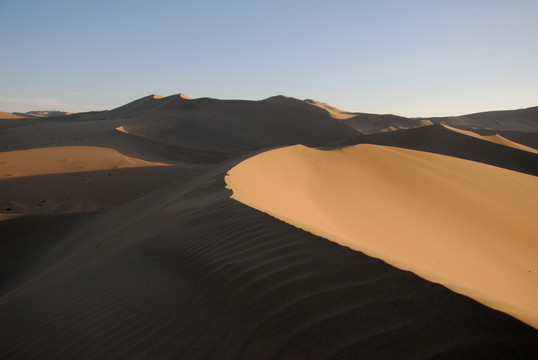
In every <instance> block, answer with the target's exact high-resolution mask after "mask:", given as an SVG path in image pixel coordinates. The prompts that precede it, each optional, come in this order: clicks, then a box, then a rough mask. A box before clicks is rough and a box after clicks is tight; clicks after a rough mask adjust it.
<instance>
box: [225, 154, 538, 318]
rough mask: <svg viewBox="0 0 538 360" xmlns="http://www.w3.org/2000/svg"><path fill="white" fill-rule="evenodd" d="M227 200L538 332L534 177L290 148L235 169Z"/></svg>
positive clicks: (414, 158)
mask: <svg viewBox="0 0 538 360" xmlns="http://www.w3.org/2000/svg"><path fill="white" fill-rule="evenodd" d="M227 175H228V176H226V177H225V181H226V184H227V185H226V186H227V188H229V189H231V190H232V191H233V195H232V198H233V199H235V200H237V201H239V202H241V203H244V204H246V205H248V206H251V207H253V208H256V209H258V210H260V211H263V212H265V213H268V214H270V215H272V216H274V217H276V218H278V219H280V220H283V221H285V222H287V223H289V224H291V225H294V226H297V227H300V228H302V229H304V230H306V231H309V232H311V233H313V234H316V235H320V236H323V237H325V238H327V239H329V240H331V241H334V242H337V243H339V244H341V245H344V246H348V247H350V248H352V249H354V250H358V251H362V252H364V253H366V254H368V255H371V256H374V257H378V258H381V259H382V260H384V261H386V262H388V263H389V264H391V265H394V266H396V267H398V268H401V269H404V270H409V271H412V272H414V273H416V274H417V275H419V276H421V277H423V278H425V279H427V280H430V281H433V282H437V283H440V284H442V285H444V286H446V287H448V288H450V289H451V290H453V291H455V292H458V293H461V294H464V295H467V296H469V297H472V298H474V299H475V300H477V301H479V302H481V303H483V304H485V305H487V306H490V307H492V308H495V309H497V310H500V311H503V312H505V313H508V314H510V315H512V316H514V317H516V318H518V319H520V320H522V321H524V322H526V323H527V324H529V325H531V326H533V327H535V328H538V302H537V301H536V299H538V276H537V274H538V241H537V240H536V234H537V233H538V226H537V225H536V221H535V214H537V213H538V201H537V200H538V178H537V177H535V176H532V175H527V174H523V173H519V172H515V171H511V170H506V169H502V168H498V167H495V166H491V165H486V164H483V163H478V162H473V161H468V160H462V159H458V158H453V157H449V156H444V155H437V154H432V153H426V152H421V151H416V150H407V149H400V148H392V147H388V146H378V145H368V144H362V145H357V146H352V147H349V148H344V149H341V150H332V151H321V150H316V149H312V148H307V147H305V146H302V145H296V146H291V147H286V148H280V149H276V150H271V151H268V152H265V153H262V154H259V155H257V156H254V157H252V158H249V159H247V160H245V161H243V162H241V163H239V164H238V165H236V166H235V167H233V168H232V169H231V170H230V171H229V172H228V174H227Z"/></svg>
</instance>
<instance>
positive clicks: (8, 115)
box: [0, 111, 24, 119]
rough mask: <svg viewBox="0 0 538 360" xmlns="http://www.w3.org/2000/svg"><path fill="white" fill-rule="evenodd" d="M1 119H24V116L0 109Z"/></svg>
mask: <svg viewBox="0 0 538 360" xmlns="http://www.w3.org/2000/svg"><path fill="white" fill-rule="evenodd" d="M0 119H24V116H21V115H16V114H13V113H7V112H3V111H0Z"/></svg>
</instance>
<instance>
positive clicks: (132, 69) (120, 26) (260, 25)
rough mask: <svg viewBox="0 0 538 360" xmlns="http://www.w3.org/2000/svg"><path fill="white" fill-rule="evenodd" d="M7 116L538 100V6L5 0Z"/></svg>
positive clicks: (1, 29)
mask: <svg viewBox="0 0 538 360" xmlns="http://www.w3.org/2000/svg"><path fill="white" fill-rule="evenodd" d="M0 49H2V53H1V56H0V65H1V66H0V110H2V111H28V110H44V109H49V110H52V109H58V110H67V111H87V110H101V109H111V108H114V107H117V106H120V105H123V104H125V103H127V102H129V101H132V100H134V99H137V98H140V97H142V96H145V95H149V94H153V93H156V94H160V95H165V96H166V95H171V94H175V93H179V92H184V93H185V94H187V95H189V96H191V97H195V98H196V97H204V96H208V97H215V98H221V99H251V100H259V99H263V98H266V97H269V96H272V95H276V94H285V95H290V96H294V97H297V98H300V99H304V98H312V99H315V100H319V101H323V102H327V103H329V104H331V105H333V106H336V107H339V108H341V109H343V110H349V111H362V112H373V113H395V114H399V115H405V116H434V115H459V114H465V113H471V112H478V111H485V110H494V109H515V108H523V107H530V106H535V105H538V1H537V0H511V1H509V0H505V1H498V0H489V1H486V0H465V1H461V0H450V1H444V0H439V1H435V0H410V1H405V0H376V1H372V0H370V1H343V0H342V1H340V0H333V1H315V0H310V1H293V0H286V1H280V0H273V1H256V0H249V1H240V0H237V1H235V0H230V1H225V0H221V1H203V0H199V1H194V0H185V1H179V0H177V1H167V0H163V1H148V0H146V1H138V0H133V1H114V0H107V1H100V0H94V1H77V0H66V1H60V0H50V1H35V0H16V1H15V0H11V1H7V0H0Z"/></svg>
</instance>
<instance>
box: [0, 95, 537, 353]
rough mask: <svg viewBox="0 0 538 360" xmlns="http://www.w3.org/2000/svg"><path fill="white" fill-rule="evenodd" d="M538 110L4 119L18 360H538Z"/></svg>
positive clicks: (2, 341) (203, 107)
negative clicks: (423, 115) (425, 115)
mask: <svg viewBox="0 0 538 360" xmlns="http://www.w3.org/2000/svg"><path fill="white" fill-rule="evenodd" d="M533 109H534V108H531V109H526V110H514V111H513V112H492V113H483V114H474V115H467V116H464V117H455V118H438V119H437V118H432V119H408V118H405V117H400V116H396V115H376V114H365V113H350V112H346V111H342V110H339V109H336V108H334V107H332V106H331V105H329V104H324V103H321V102H318V101H315V100H310V99H307V100H304V101H303V100H298V99H295V98H292V97H286V96H281V95H278V96H274V97H270V98H268V99H264V100H260V101H245V100H219V99H212V98H196V99H191V98H189V97H188V96H186V95H184V94H177V95H172V96H166V97H163V96H159V95H149V96H146V97H143V98H141V99H138V100H135V101H133V102H131V103H129V104H126V105H124V106H121V107H118V108H116V109H111V110H107V111H94V112H86V113H77V114H63V113H61V112H50V111H49V112H46V113H42V112H32V113H33V115H29V114H23V115H22V116H24V118H21V117H17V116H15V115H13V114H8V115H4V116H8V117H9V118H4V119H0V220H1V221H0V240H1V241H0V319H1V321H0V358H1V359H11V358H22V359H36V358H39V359H73V358H98V359H109V358H124V359H162V358H173V359H309V360H310V359H357V358H359V359H395V358H396V359H417V358H419V359H507V358H510V359H532V358H535V357H536V354H538V330H536V328H535V327H536V326H537V325H536V313H537V309H536V301H534V300H535V299H536V298H537V297H538V295H537V289H536V284H537V283H538V282H537V281H536V280H537V278H536V276H537V274H538V269H537V268H536V264H537V263H538V261H537V259H536V254H537V253H538V251H537V243H536V239H535V238H534V237H535V236H534V237H533V235H535V234H536V233H537V231H536V230H537V229H536V225H535V221H534V220H535V219H534V217H535V216H534V214H535V213H536V212H537V211H536V210H537V209H536V204H537V203H538V202H537V198H538V195H537V192H538V189H537V187H538V186H537V184H536V179H537V177H536V176H537V175H538V159H537V158H538V154H536V150H537V148H538V136H537V134H538V132H535V130H534V129H535V128H536V124H537V123H538V118H537V117H536V116H535V112H534V110H533ZM1 117H2V116H0V118H1ZM260 159H261V160H260ZM241 169H246V170H245V171H242V170H241ZM247 170H248V171H247ZM227 184H228V186H229V187H231V188H232V189H233V193H232V190H230V189H227V188H226V186H227ZM232 197H233V198H232ZM235 199H238V200H240V201H244V202H245V203H246V204H248V205H249V206H247V205H245V204H243V203H242V202H239V201H237V200H235ZM282 205H283V206H282ZM251 206H252V207H251ZM260 210H262V211H260ZM264 212H267V213H269V214H272V215H273V216H276V217H277V218H281V219H283V220H285V221H281V220H279V219H277V218H275V217H273V216H271V215H268V214H267V213H264ZM286 222H288V223H286ZM290 224H292V225H290ZM313 233H315V234H318V235H321V236H317V235H314V234H313ZM477 300H478V301H479V302H478V301H477Z"/></svg>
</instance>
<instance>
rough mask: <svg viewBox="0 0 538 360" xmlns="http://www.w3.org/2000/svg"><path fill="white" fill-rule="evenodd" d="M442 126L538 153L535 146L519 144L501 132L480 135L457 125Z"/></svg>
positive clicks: (481, 138) (477, 137)
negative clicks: (500, 133) (456, 126)
mask: <svg viewBox="0 0 538 360" xmlns="http://www.w3.org/2000/svg"><path fill="white" fill-rule="evenodd" d="M442 126H444V127H445V128H447V129H448V130H451V131H454V132H457V133H460V134H463V135H467V136H471V137H474V138H476V139H480V140H484V141H490V142H492V143H495V144H499V145H504V146H509V147H512V148H514V149H518V150H523V151H528V152H532V153H535V154H538V150H536V149H533V148H531V147H529V146H525V145H522V144H519V143H517V142H515V141H511V140H508V139H507V138H505V137H503V136H501V135H499V134H495V135H480V134H477V133H475V132H473V131H471V130H463V129H458V128H455V127H452V126H450V125H446V124H442Z"/></svg>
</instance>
